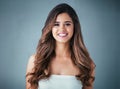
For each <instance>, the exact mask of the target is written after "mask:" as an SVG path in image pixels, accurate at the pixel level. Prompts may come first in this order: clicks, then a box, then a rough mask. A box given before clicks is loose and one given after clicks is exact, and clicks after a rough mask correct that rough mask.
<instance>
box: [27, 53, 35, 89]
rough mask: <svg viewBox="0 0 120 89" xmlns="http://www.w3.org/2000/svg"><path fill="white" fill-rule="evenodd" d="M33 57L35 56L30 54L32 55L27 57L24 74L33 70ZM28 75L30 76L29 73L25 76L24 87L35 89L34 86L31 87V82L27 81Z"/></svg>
mask: <svg viewBox="0 0 120 89" xmlns="http://www.w3.org/2000/svg"><path fill="white" fill-rule="evenodd" d="M34 59H35V56H34V55H32V56H31V57H30V58H29V61H28V65H27V69H26V75H27V74H28V73H31V72H33V68H34ZM30 77H31V75H28V76H26V89H35V88H34V86H32V87H31V84H30V83H29V82H28V80H29V78H30Z"/></svg>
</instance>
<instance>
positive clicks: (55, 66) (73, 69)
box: [50, 58, 79, 75]
mask: <svg viewBox="0 0 120 89" xmlns="http://www.w3.org/2000/svg"><path fill="white" fill-rule="evenodd" d="M50 69H51V72H52V73H53V74H66V75H77V74H79V69H78V67H77V66H76V65H75V64H74V63H73V62H72V59H70V58H54V59H53V60H52V61H51V63H50Z"/></svg>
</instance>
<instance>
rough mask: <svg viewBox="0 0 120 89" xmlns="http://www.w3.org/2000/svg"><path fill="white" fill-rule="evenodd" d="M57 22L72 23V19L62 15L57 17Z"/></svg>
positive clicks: (65, 14) (64, 14)
mask: <svg viewBox="0 0 120 89" xmlns="http://www.w3.org/2000/svg"><path fill="white" fill-rule="evenodd" d="M56 21H71V22H72V18H71V17H70V16H69V15H68V14H67V13H61V14H59V15H58V16H57V17H56Z"/></svg>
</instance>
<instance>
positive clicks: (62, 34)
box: [58, 33, 68, 37]
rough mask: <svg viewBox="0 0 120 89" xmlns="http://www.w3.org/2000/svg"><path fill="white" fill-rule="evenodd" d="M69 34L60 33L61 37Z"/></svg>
mask: <svg viewBox="0 0 120 89" xmlns="http://www.w3.org/2000/svg"><path fill="white" fill-rule="evenodd" d="M67 35H68V34H67V33H59V34H58V36H59V37H66V36H67Z"/></svg>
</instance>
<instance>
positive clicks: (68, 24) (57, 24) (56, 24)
mask: <svg viewBox="0 0 120 89" xmlns="http://www.w3.org/2000/svg"><path fill="white" fill-rule="evenodd" d="M59 25H60V24H59V23H55V24H54V26H59ZM70 25H71V24H70V23H66V24H65V26H70Z"/></svg>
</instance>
